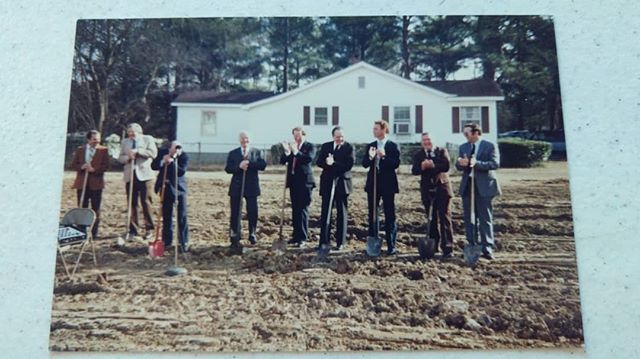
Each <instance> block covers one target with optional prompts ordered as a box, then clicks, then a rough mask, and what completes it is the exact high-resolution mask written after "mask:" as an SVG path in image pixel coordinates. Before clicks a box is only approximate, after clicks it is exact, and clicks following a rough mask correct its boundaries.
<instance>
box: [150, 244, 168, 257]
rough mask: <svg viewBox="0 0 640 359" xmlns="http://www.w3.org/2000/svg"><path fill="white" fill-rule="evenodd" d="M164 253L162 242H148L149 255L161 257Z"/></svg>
mask: <svg viewBox="0 0 640 359" xmlns="http://www.w3.org/2000/svg"><path fill="white" fill-rule="evenodd" d="M163 255H164V242H163V241H153V242H151V243H149V256H151V257H162V256H163Z"/></svg>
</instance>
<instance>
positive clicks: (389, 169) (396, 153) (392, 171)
mask: <svg viewBox="0 0 640 359" xmlns="http://www.w3.org/2000/svg"><path fill="white" fill-rule="evenodd" d="M371 147H374V148H377V147H378V141H373V142H371V143H370V144H368V145H367V148H366V149H365V152H364V156H363V157H362V166H363V167H364V168H368V169H369V172H368V173H367V183H366V185H365V187H364V190H365V192H369V193H373V173H374V171H375V166H374V165H373V164H374V161H375V159H376V157H374V158H373V160H371V159H369V148H371ZM384 151H385V156H384V158H381V159H380V162H379V167H380V172H379V173H378V179H377V181H378V182H377V183H378V186H377V187H378V189H377V192H378V193H379V194H380V195H385V194H391V193H399V192H400V188H399V186H398V176H397V175H396V169H397V168H398V166H400V147H399V146H398V144H396V143H395V142H393V141H391V140H389V139H387V143H385V145H384Z"/></svg>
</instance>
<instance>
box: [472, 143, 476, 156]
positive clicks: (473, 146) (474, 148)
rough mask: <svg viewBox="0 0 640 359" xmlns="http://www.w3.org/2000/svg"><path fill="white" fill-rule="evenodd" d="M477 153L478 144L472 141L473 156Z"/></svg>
mask: <svg viewBox="0 0 640 359" xmlns="http://www.w3.org/2000/svg"><path fill="white" fill-rule="evenodd" d="M475 154H476V144H475V143H472V144H471V156H472V157H473V155H475Z"/></svg>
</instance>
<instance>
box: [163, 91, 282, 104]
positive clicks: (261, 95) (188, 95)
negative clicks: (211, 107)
mask: <svg viewBox="0 0 640 359" xmlns="http://www.w3.org/2000/svg"><path fill="white" fill-rule="evenodd" d="M275 95H277V93H273V92H263V91H243V92H216V91H191V92H185V93H182V94H180V95H178V97H176V99H175V100H174V102H192V103H229V104H247V103H251V102H256V101H260V100H262V99H265V98H267V97H271V96H275Z"/></svg>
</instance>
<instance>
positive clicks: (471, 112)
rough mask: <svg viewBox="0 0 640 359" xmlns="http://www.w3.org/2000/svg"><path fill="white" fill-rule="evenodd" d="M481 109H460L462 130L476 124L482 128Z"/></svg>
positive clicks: (466, 107) (476, 107) (469, 107)
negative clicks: (467, 125)
mask: <svg viewBox="0 0 640 359" xmlns="http://www.w3.org/2000/svg"><path fill="white" fill-rule="evenodd" d="M480 120H481V115H480V107H479V106H465V107H460V128H464V126H465V125H466V124H468V123H476V124H478V126H480Z"/></svg>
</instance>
